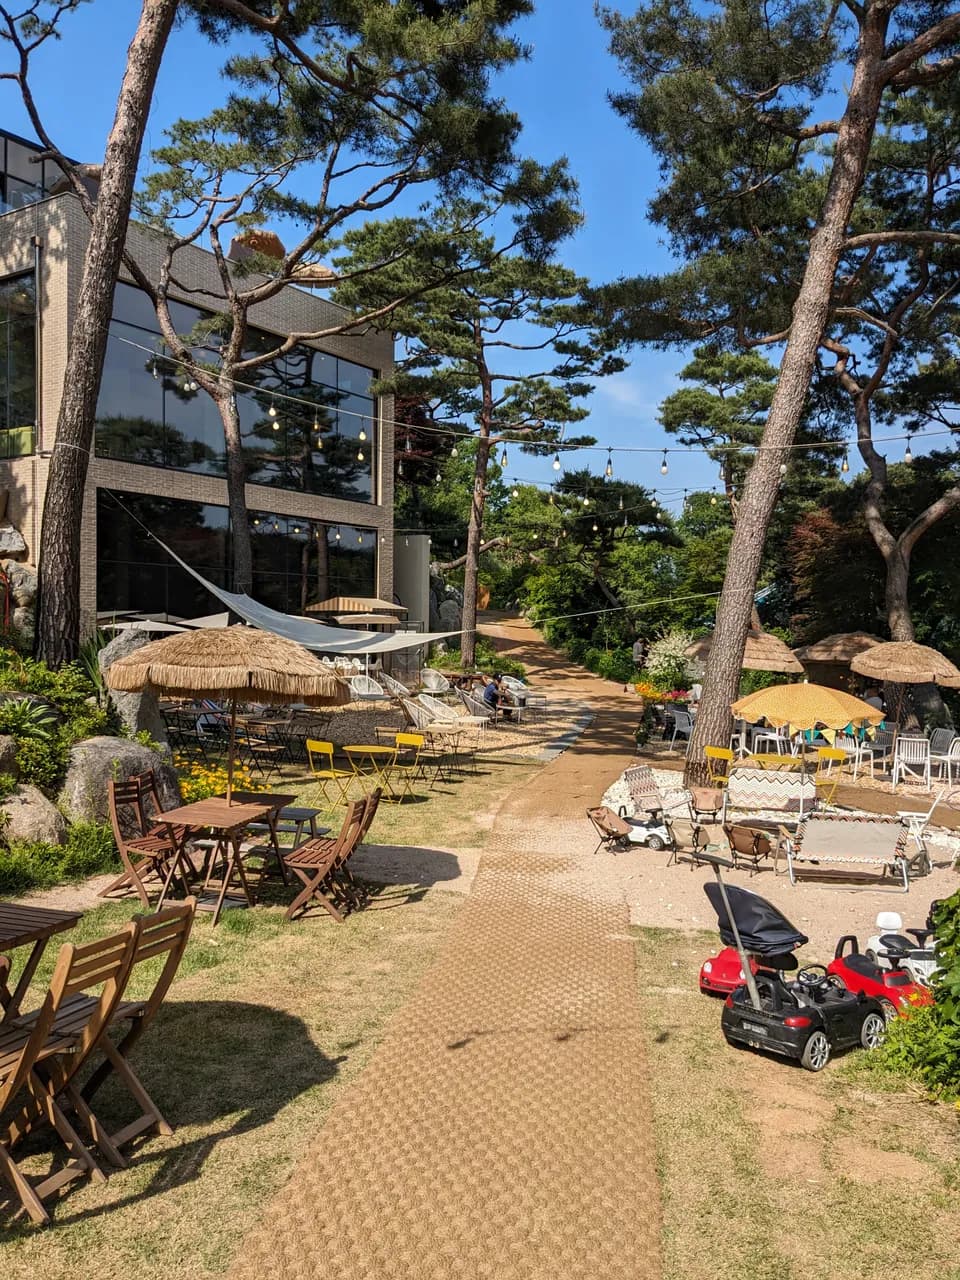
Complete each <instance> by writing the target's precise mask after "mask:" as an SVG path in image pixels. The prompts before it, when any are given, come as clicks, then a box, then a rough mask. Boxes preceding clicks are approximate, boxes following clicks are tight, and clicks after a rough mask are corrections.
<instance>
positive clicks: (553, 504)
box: [547, 489, 556, 507]
mask: <svg viewBox="0 0 960 1280" xmlns="http://www.w3.org/2000/svg"><path fill="white" fill-rule="evenodd" d="M547 502H549V504H550V506H551V507H553V506H556V503H555V502H554V500H553V490H552V489H551V490H550V492H549V493H548V494H547Z"/></svg>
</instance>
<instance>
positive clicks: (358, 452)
mask: <svg viewBox="0 0 960 1280" xmlns="http://www.w3.org/2000/svg"><path fill="white" fill-rule="evenodd" d="M357 461H358V462H362V461H363V450H362V449H358V450H357Z"/></svg>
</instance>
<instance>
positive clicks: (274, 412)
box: [267, 400, 277, 418]
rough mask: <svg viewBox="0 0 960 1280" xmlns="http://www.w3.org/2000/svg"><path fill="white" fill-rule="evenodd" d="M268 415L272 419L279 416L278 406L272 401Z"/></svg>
mask: <svg viewBox="0 0 960 1280" xmlns="http://www.w3.org/2000/svg"><path fill="white" fill-rule="evenodd" d="M267 413H268V414H269V415H270V417H271V418H275V417H276V416H277V406H276V405H275V404H274V403H273V401H272V400H271V401H270V408H269V409H268V410H267Z"/></svg>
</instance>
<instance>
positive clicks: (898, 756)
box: [890, 736, 930, 791]
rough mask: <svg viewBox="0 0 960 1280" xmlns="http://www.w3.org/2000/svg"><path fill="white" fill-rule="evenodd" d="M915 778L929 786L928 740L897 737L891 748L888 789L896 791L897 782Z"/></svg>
mask: <svg viewBox="0 0 960 1280" xmlns="http://www.w3.org/2000/svg"><path fill="white" fill-rule="evenodd" d="M910 778H916V779H918V780H922V781H923V785H924V786H925V787H926V788H927V789H928V790H929V788H930V740H929V739H928V738H913V737H903V736H901V737H899V738H898V739H897V745H896V746H895V747H894V750H893V775H892V779H891V783H890V790H891V791H896V789H897V783H898V782H902V781H904V780H905V779H910Z"/></svg>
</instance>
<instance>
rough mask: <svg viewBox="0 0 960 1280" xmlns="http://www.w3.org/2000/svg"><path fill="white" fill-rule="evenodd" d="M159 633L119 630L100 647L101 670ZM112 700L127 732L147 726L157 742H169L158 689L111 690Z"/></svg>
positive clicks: (163, 743) (140, 647) (104, 669)
mask: <svg viewBox="0 0 960 1280" xmlns="http://www.w3.org/2000/svg"><path fill="white" fill-rule="evenodd" d="M155 639H156V636H151V635H149V634H148V633H147V632H145V631H119V632H118V633H117V635H116V637H115V639H113V640H111V641H110V643H109V644H108V645H105V646H104V648H102V649H101V650H100V653H99V654H98V656H97V661H98V662H99V663H100V670H101V671H103V672H106V670H107V668H108V667H109V666H110V664H111V663H113V662H116V661H117V659H118V658H123V657H125V656H126V655H127V654H128V653H134V652H135V651H136V650H137V649H142V648H143V646H144V645H145V644H150V642H151V641H152V640H155ZM110 701H111V702H112V703H113V705H114V707H115V708H116V711H117V715H118V716H119V717H120V722H121V724H122V725H123V727H124V728H125V729H126V731H127V733H130V734H134V733H139V732H140V731H141V730H142V729H146V731H147V733H149V735H150V737H151V738H152V739H153V740H154V742H159V743H160V745H161V746H167V726H166V725H165V724H164V722H163V716H161V714H160V704H159V703H158V701H157V695H156V694H155V693H116V692H115V691H114V690H112V689H111V690H110Z"/></svg>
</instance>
